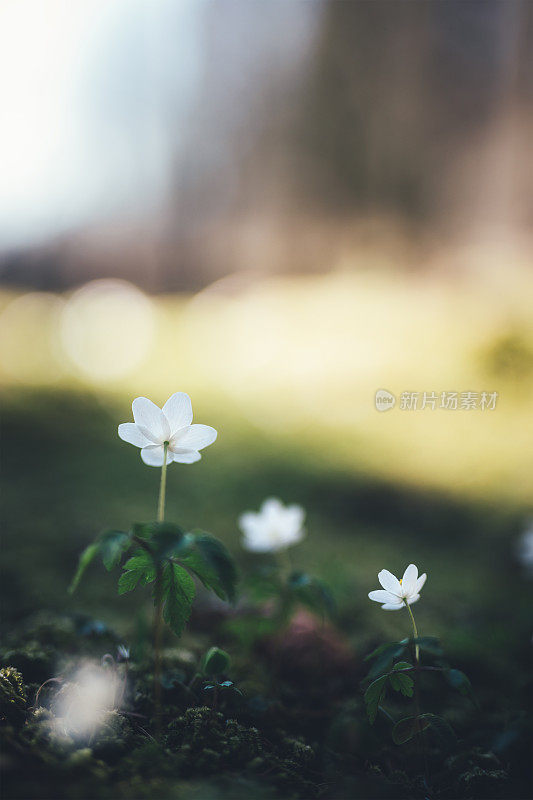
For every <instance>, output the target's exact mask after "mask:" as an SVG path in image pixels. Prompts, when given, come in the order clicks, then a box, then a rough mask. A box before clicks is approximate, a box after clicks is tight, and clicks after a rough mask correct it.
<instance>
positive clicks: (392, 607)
mask: <svg viewBox="0 0 533 800" xmlns="http://www.w3.org/2000/svg"><path fill="white" fill-rule="evenodd" d="M381 608H382V609H383V611H399V610H400V608H403V603H385V605H384V606H381Z"/></svg>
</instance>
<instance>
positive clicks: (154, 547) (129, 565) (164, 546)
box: [69, 522, 237, 635]
mask: <svg viewBox="0 0 533 800" xmlns="http://www.w3.org/2000/svg"><path fill="white" fill-rule="evenodd" d="M126 553H128V555H129V558H128V559H127V561H126V562H125V563H124V565H123V571H122V573H121V575H120V577H119V581H118V593H119V594H126V593H127V592H131V591H132V590H133V589H135V588H136V587H137V586H146V585H148V584H153V587H154V599H155V601H156V602H157V601H159V600H160V601H161V603H162V607H163V618H164V620H165V622H166V623H167V624H168V625H169V627H170V628H171V629H172V630H173V631H174V633H176V634H177V635H179V634H180V633H181V632H182V631H183V628H184V626H185V624H186V622H187V620H188V619H189V616H190V613H191V608H192V603H193V600H194V597H195V594H196V586H195V582H194V578H197V579H198V580H199V581H200V582H201V583H202V584H203V585H204V586H205V587H206V589H208V590H209V591H212V592H214V593H215V594H216V595H217V596H218V597H220V598H221V599H222V600H227V601H229V602H234V600H235V591H236V584H237V570H236V568H235V564H234V562H233V559H232V558H231V556H230V555H229V553H228V551H227V550H226V548H225V546H224V545H223V544H222V542H221V541H219V539H217V538H215V537H214V536H211V534H209V533H204V532H203V531H192V532H189V533H185V532H184V531H183V530H182V529H181V528H180V527H179V526H178V525H175V524H174V523H171V522H148V523H142V524H136V525H133V526H132V528H131V530H130V531H128V532H124V531H115V530H108V531H104V532H103V533H101V534H100V536H98V538H97V539H96V541H94V542H93V543H92V544H90V545H89V546H88V547H87V548H86V549H85V550H84V551H83V552H82V554H81V556H80V559H79V563H78V569H77V570H76V574H75V575H74V578H73V580H72V583H71V585H70V588H69V592H70V593H72V592H74V591H75V589H76V588H77V586H78V584H79V582H80V580H81V578H82V576H83V574H84V572H85V571H86V569H87V568H88V566H89V565H90V564H91V563H92V561H94V559H95V558H96V557H97V556H100V557H101V559H102V562H103V564H104V567H105V568H106V569H107V570H108V571H109V570H111V569H113V568H114V567H116V566H117V565H118V564H119V563H120V561H121V559H122V557H123V556H124V555H125V554H126Z"/></svg>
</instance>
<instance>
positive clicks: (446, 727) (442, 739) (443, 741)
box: [420, 714, 457, 749]
mask: <svg viewBox="0 0 533 800" xmlns="http://www.w3.org/2000/svg"><path fill="white" fill-rule="evenodd" d="M420 719H423V720H424V721H425V722H427V724H428V726H429V727H430V731H431V733H432V734H434V736H435V737H436V739H437V741H438V743H439V744H440V746H441V747H444V748H447V749H451V748H452V747H454V745H455V744H456V742H457V736H456V735H455V731H454V729H453V728H452V726H451V725H450V723H449V722H446V720H445V719H444V718H443V717H439V716H438V715H437V714H422V716H421V717H420Z"/></svg>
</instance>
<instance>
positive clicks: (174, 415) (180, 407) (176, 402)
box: [163, 392, 192, 436]
mask: <svg viewBox="0 0 533 800" xmlns="http://www.w3.org/2000/svg"><path fill="white" fill-rule="evenodd" d="M163 414H164V415H165V417H166V418H167V421H168V424H169V426H170V435H171V436H174V434H175V433H176V432H177V431H179V430H181V428H188V427H189V425H190V424H191V423H192V403H191V398H190V397H189V395H188V394H185V392H175V394H173V395H171V396H170V397H169V398H168V400H167V402H166V403H165V405H164V406H163Z"/></svg>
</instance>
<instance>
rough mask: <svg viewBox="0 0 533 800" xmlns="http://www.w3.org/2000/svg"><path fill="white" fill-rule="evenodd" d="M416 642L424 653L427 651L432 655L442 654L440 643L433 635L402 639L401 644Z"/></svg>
mask: <svg viewBox="0 0 533 800" xmlns="http://www.w3.org/2000/svg"><path fill="white" fill-rule="evenodd" d="M403 643H405V644H406V645H407V644H413V645H415V644H417V645H418V646H419V648H420V649H421V650H422V652H424V653H429V654H430V655H432V656H441V655H442V654H443V651H442V647H441V644H440V642H439V640H438V639H437V638H436V637H435V636H419V637H418V638H416V639H415V638H413V639H403V641H402V644H403Z"/></svg>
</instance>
